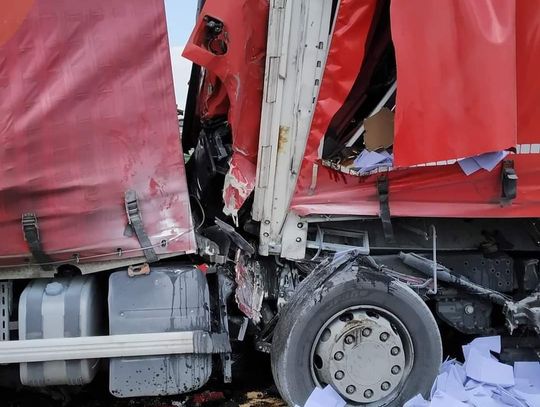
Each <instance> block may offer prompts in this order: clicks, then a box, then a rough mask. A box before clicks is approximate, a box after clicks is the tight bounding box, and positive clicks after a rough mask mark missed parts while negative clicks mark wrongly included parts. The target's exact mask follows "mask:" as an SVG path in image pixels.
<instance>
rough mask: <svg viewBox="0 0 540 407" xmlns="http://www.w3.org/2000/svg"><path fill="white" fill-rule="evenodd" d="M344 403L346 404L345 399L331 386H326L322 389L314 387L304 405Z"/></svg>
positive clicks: (337, 406)
mask: <svg viewBox="0 0 540 407" xmlns="http://www.w3.org/2000/svg"><path fill="white" fill-rule="evenodd" d="M345 404H347V403H346V402H345V400H343V399H342V398H341V396H340V395H339V394H338V393H337V392H336V391H335V390H334V389H333V387H332V386H326V387H325V388H324V389H321V388H320V387H316V388H315V390H313V392H312V393H311V395H310V396H309V398H308V399H307V401H306V404H305V406H304V407H345Z"/></svg>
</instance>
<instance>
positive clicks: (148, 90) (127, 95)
mask: <svg viewBox="0 0 540 407" xmlns="http://www.w3.org/2000/svg"><path fill="white" fill-rule="evenodd" d="M0 15H1V16H2V17H0V19H1V20H2V23H0V94H1V97H0V140H1V144H2V148H1V149H0V162H1V163H2V165H1V169H0V171H1V174H0V236H2V244H1V245H0V259H1V263H2V264H4V265H12V264H25V262H26V260H27V258H28V257H29V253H28V247H27V243H26V242H25V241H24V237H23V233H22V228H21V217H22V215H23V213H26V212H33V213H35V214H36V215H37V217H38V222H39V232H40V239H41V242H42V245H43V249H44V250H45V252H47V253H48V254H50V255H51V256H52V258H53V259H54V260H65V259H73V256H75V255H77V256H78V257H79V260H80V261H81V262H84V261H89V260H92V261H93V262H95V261H99V260H108V259H113V258H118V254H119V253H120V251H121V252H122V257H121V258H124V257H134V256H137V257H138V256H141V255H142V252H141V250H140V245H139V242H138V240H137V238H136V237H135V236H126V235H125V234H124V232H125V229H126V224H127V217H126V211H125V207H124V193H125V191H127V190H128V189H132V190H135V191H136V192H137V194H138V197H139V206H140V209H141V212H142V219H143V222H144V227H145V229H146V232H147V234H148V235H149V238H150V240H151V242H152V244H155V245H156V246H157V247H156V248H155V250H156V252H157V253H158V254H167V253H177V252H192V251H194V250H195V242H194V234H193V230H192V222H191V215H190V207H189V196H188V192H187V186H186V180H185V174H184V164H183V155H182V150H181V147H180V143H179V141H180V140H179V128H178V119H177V116H176V106H175V101H174V94H173V82H172V73H171V66H170V56H169V47H168V42H167V30H166V22H165V12H164V6H163V1H162V0H131V1H129V2H126V1H124V0H92V1H86V0H33V1H31V0H22V1H2V2H1V4H0ZM162 241H165V242H167V244H166V245H164V246H163V247H162V246H161V242H162ZM118 249H119V250H118Z"/></svg>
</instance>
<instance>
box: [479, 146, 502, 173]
mask: <svg viewBox="0 0 540 407" xmlns="http://www.w3.org/2000/svg"><path fill="white" fill-rule="evenodd" d="M507 155H508V151H496V152H494V153H485V154H482V155H478V156H476V157H474V161H476V163H477V164H478V165H479V166H480V167H481V168H483V169H484V170H487V171H491V170H493V168H495V167H496V166H497V164H499V163H500V162H501V161H502V160H504V158H505V157H506V156H507Z"/></svg>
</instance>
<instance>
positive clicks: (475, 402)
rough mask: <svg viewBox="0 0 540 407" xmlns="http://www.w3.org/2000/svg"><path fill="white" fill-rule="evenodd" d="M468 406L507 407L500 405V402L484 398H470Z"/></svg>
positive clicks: (503, 404)
mask: <svg viewBox="0 0 540 407" xmlns="http://www.w3.org/2000/svg"><path fill="white" fill-rule="evenodd" d="M469 405H472V406H475V407H507V406H508V404H505V403H502V402H501V401H498V400H494V399H492V398H491V397H486V396H475V397H473V398H471V400H470V402H469Z"/></svg>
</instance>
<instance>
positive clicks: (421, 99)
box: [390, 0, 537, 167]
mask: <svg viewBox="0 0 540 407" xmlns="http://www.w3.org/2000/svg"><path fill="white" fill-rule="evenodd" d="M516 3H519V2H514V1H508V0H489V1H470V0H437V1H425V0H393V1H392V3H391V8H390V11H391V24H392V38H393V41H394V45H395V49H396V61H397V72H398V74H397V80H398V90H397V100H396V117H395V141H394V163H395V165H396V166H399V167H407V166H411V165H414V164H422V163H427V162H433V161H441V160H449V159H455V158H464V157H471V156H475V155H478V154H482V153H486V152H491V151H500V150H505V149H507V148H510V147H514V146H515V145H516V136H517V108H516V11H515V8H516ZM536 74H537V73H536Z"/></svg>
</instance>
